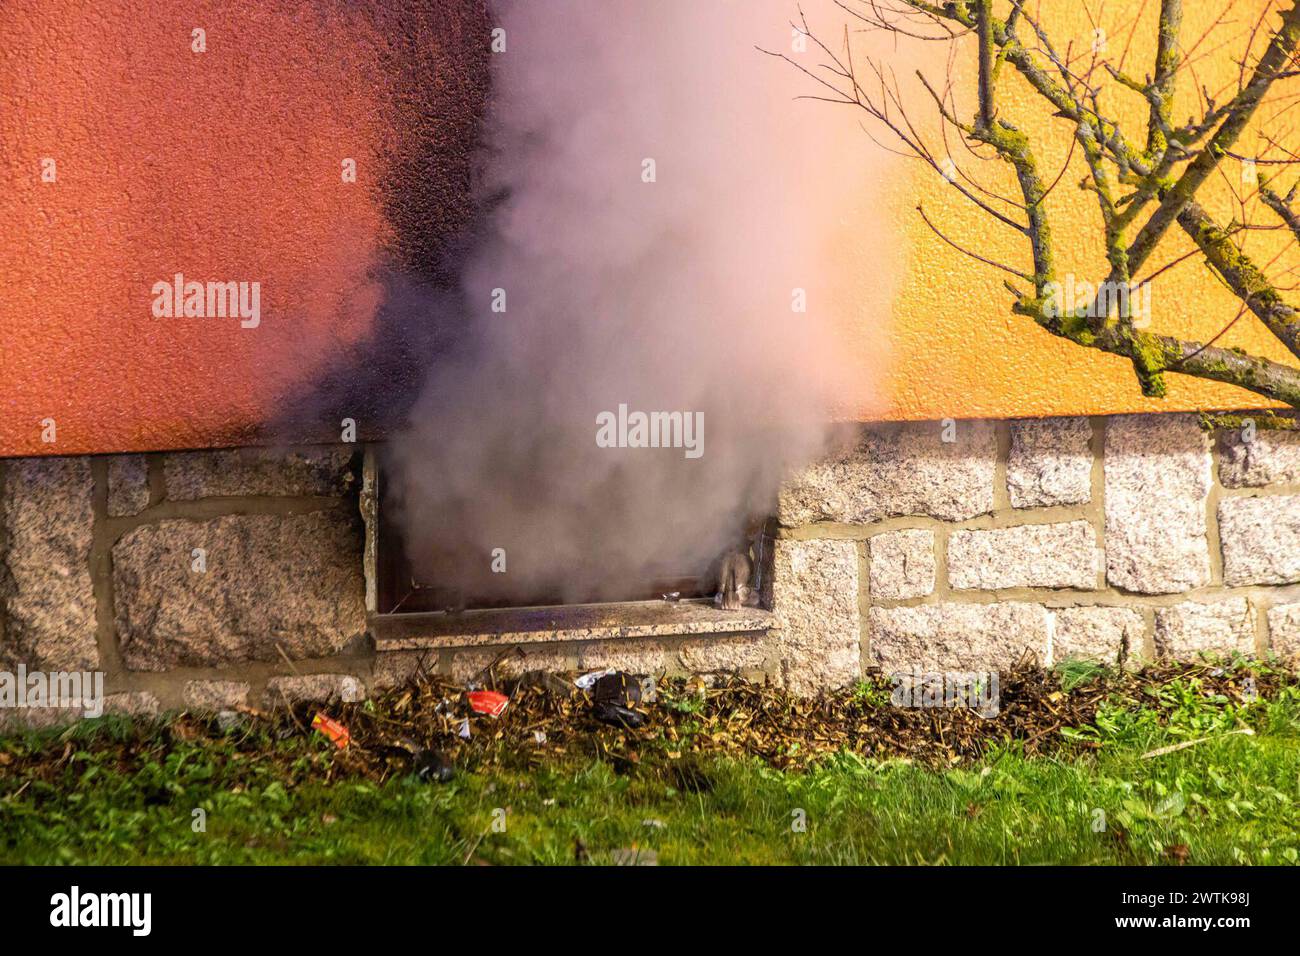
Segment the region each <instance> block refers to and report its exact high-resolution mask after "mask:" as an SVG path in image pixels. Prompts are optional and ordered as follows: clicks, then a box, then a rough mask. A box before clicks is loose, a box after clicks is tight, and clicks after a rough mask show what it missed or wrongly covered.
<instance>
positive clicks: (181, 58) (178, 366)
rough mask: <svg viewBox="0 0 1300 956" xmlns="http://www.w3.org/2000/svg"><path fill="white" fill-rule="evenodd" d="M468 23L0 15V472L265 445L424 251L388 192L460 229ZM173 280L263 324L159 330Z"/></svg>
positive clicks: (298, 13)
mask: <svg viewBox="0 0 1300 956" xmlns="http://www.w3.org/2000/svg"><path fill="white" fill-rule="evenodd" d="M385 6H387V7H395V8H397V9H398V11H399V12H385V11H384V8H385ZM484 24H485V13H484V12H483V9H482V5H481V3H479V2H478V0H436V2H415V3H406V4H401V5H391V4H389V5H385V4H377V3H376V4H368V3H358V4H339V3H334V2H330V0H321V2H315V3H312V2H293V0H259V2H258V3H255V4H254V3H248V4H244V3H228V2H210V3H193V2H179V3H178V2H174V0H147V2H135V3H131V2H120V3H107V4H98V3H96V4H87V3H83V2H78V0H70V2H53V3H51V2H48V0H8V2H6V3H5V4H3V5H2V6H0V51H2V52H0V223H3V225H2V226H0V277H2V279H3V286H4V288H3V292H2V293H0V455H3V454H9V455H15V454H18V455H21V454H45V453H59V454H66V453H73V452H85V451H115V450H136V449H157V448H176V447H200V446H209V445H222V444H237V443H244V442H253V441H257V440H265V438H266V428H265V423H266V422H268V421H273V420H274V419H275V418H276V417H277V415H278V414H279V413H280V412H281V411H282V409H283V406H284V404H285V403H286V402H287V401H288V400H289V399H290V397H291V396H293V395H295V394H297V393H298V392H300V391H301V388H302V386H303V383H304V382H310V381H311V379H312V377H313V376H314V375H315V374H317V373H318V372H319V371H320V370H321V369H322V368H323V367H324V366H326V365H327V364H328V363H329V362H331V361H332V360H334V359H335V358H336V357H337V356H338V355H340V354H346V353H347V352H348V351H349V350H350V349H352V348H354V347H355V346H356V345H357V343H359V342H360V341H362V340H364V339H365V337H366V336H367V335H368V334H369V332H370V331H371V328H370V324H371V322H372V321H373V316H374V314H375V307H376V297H377V296H378V295H379V294H380V293H379V290H378V289H377V288H376V286H375V283H374V280H373V274H372V267H373V266H374V265H375V263H376V262H377V260H378V259H379V258H380V257H381V256H385V255H388V256H391V255H399V256H400V255H401V254H402V253H403V252H404V244H405V247H411V246H412V245H416V246H418V245H419V244H420V243H421V242H422V241H426V242H427V241H429V236H428V235H427V234H426V235H424V236H423V237H419V238H416V239H414V240H413V239H412V237H411V236H410V234H409V233H408V234H404V233H403V232H402V226H403V223H402V219H403V216H404V212H403V210H402V209H401V208H400V205H401V202H402V200H401V199H400V195H401V193H400V191H399V190H394V189H392V188H391V187H392V184H393V181H394V180H395V179H397V178H400V176H401V175H403V168H404V167H415V168H419V170H420V172H421V176H422V181H423V182H424V183H425V192H424V196H426V197H428V196H432V197H435V199H436V200H438V201H439V202H441V203H442V206H441V208H439V209H436V210H434V213H435V215H429V216H422V217H421V218H427V219H429V220H431V221H433V222H435V223H436V224H437V225H436V227H435V229H434V231H435V232H436V231H437V230H438V229H441V230H443V231H444V232H446V233H450V232H452V231H454V227H455V225H456V223H457V221H458V220H461V219H463V218H464V215H465V209H464V208H460V205H459V204H460V203H461V200H459V199H458V198H452V199H446V198H445V197H447V196H451V197H461V196H465V194H466V193H467V169H468V160H467V156H466V144H467V143H468V142H469V139H470V135H471V134H472V131H473V128H474V115H473V114H474V113H475V112H476V111H477V110H478V109H479V106H480V104H479V102H478V100H481V98H482V96H483V94H484V92H485V87H486V83H485V69H484V68H483V67H482V65H481V64H482V60H483V59H485V53H486V51H485V49H484V45H483V37H484V36H485V35H486V28H485V26H484ZM196 28H199V29H202V30H203V31H204V34H205V36H204V41H205V44H206V51H205V52H201V53H200V52H195V49H194V46H195V39H194V32H193V31H194V30H195V29H196ZM419 77H424V78H425V82H424V84H423V86H419V85H418V79H419ZM430 77H437V80H436V82H431V81H429V80H428V78H430ZM412 89H419V90H421V92H420V93H419V94H418V95H416V96H412V95H410V93H411V90H412ZM47 159H48V160H53V162H54V167H53V170H54V177H55V178H54V180H53V181H47V178H46V177H45V176H43V173H46V171H47V170H48V168H49V167H48V164H47V163H46V160H47ZM345 159H353V160H355V162H356V171H357V176H356V182H354V183H350V182H344V177H343V161H344V160H345ZM412 202H413V204H414V205H416V206H417V207H418V205H419V201H418V200H412ZM419 213H421V210H419V209H418V208H416V209H415V210H414V211H413V215H414V214H419ZM437 238H438V237H437V236H436V235H435V236H434V237H433V241H436V240H437ZM176 273H182V274H183V275H184V276H185V277H186V278H187V279H193V280H199V281H204V282H206V281H209V280H220V281H236V282H238V281H248V282H251V281H259V282H260V290H261V301H260V313H261V322H260V325H258V327H256V328H241V324H240V321H239V320H237V319H229V318H227V319H212V318H202V319H200V318H188V319H184V318H180V319H169V320H159V319H156V318H155V317H154V315H153V311H152V305H153V302H154V294H153V291H152V289H153V286H154V283H155V282H157V281H159V280H166V281H171V279H172V277H173V276H174V275H175V274H176ZM48 420H52V421H53V422H54V428H55V431H54V437H55V438H56V439H57V440H56V441H55V442H54V443H53V444H50V443H46V442H43V441H42V435H43V434H45V435H46V436H47V437H48V434H49V430H48V427H47V425H45V424H43V423H46V422H48Z"/></svg>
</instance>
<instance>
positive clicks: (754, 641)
mask: <svg viewBox="0 0 1300 956" xmlns="http://www.w3.org/2000/svg"><path fill="white" fill-rule="evenodd" d="M945 426H946V427H945ZM364 461H365V456H364V452H363V450H362V449H361V448H360V447H359V446H356V445H351V446H331V447H316V448H295V449H292V450H286V451H275V450H269V449H261V450H234V451H212V452H209V451H199V452H166V453H158V454H148V455H120V456H87V457H49V458H27V459H8V460H3V461H0V668H3V669H8V670H12V669H14V668H16V667H17V665H18V664H19V663H22V664H24V665H25V666H26V667H27V668H28V669H29V670H38V669H39V670H44V671H70V670H98V671H102V672H103V673H104V675H105V692H106V694H107V696H108V706H107V707H106V710H109V711H116V712H127V713H136V714H152V713H157V712H160V711H163V710H169V709H178V708H189V709H196V710H226V709H233V708H238V707H269V706H274V705H276V704H278V703H280V702H282V701H297V700H319V701H322V702H331V701H339V700H352V699H357V698H359V697H361V696H364V695H365V694H367V693H371V692H374V691H376V690H381V689H383V688H386V687H391V686H394V685H396V684H399V683H401V682H402V681H404V680H407V679H409V678H410V677H411V676H413V675H414V674H416V673H418V672H420V671H421V670H423V671H427V672H430V673H442V674H447V675H452V676H454V677H456V678H457V679H460V680H473V679H474V678H476V677H477V676H479V675H480V674H481V673H482V672H483V670H484V668H486V667H487V666H488V665H489V664H493V663H494V662H495V664H496V667H497V670H498V672H500V673H520V672H522V671H524V670H529V669H535V668H536V669H547V670H562V669H572V668H597V667H619V668H624V669H628V670H634V671H641V672H654V673H694V674H704V675H710V676H716V675H721V674H729V673H739V674H742V675H744V676H747V677H751V678H767V679H771V680H773V681H777V682H780V683H782V684H784V685H785V686H787V687H788V688H789V689H791V690H793V691H795V692H797V693H803V694H815V693H817V692H819V691H822V690H827V689H832V688H836V687H841V686H845V685H848V684H851V683H853V682H854V681H855V680H857V679H858V678H859V677H861V676H862V674H863V673H864V672H865V671H866V670H867V669H870V668H882V669H884V670H885V671H896V670H910V669H912V668H914V667H920V668H924V669H953V670H972V669H990V668H1005V667H1009V666H1011V665H1012V664H1014V663H1015V662H1016V661H1018V660H1020V659H1022V658H1025V657H1030V658H1033V659H1036V660H1038V661H1040V662H1042V663H1046V664H1050V663H1053V662H1057V661H1061V660H1064V659H1066V658H1070V657H1082V658H1088V659H1092V660H1097V661H1103V662H1107V663H1113V664H1127V665H1135V664H1138V663H1140V662H1142V661H1144V660H1150V659H1154V658H1158V657H1173V658H1190V657H1195V656H1197V655H1200V654H1227V653H1232V652H1239V653H1243V654H1248V655H1264V654H1270V653H1271V654H1277V655H1279V656H1292V655H1295V654H1297V653H1300V435H1298V434H1297V433H1295V432H1289V431H1275V430H1266V429H1263V428H1260V429H1259V430H1255V429H1253V428H1249V429H1241V430H1232V431H1219V432H1217V433H1212V432H1210V431H1207V430H1206V429H1205V428H1203V427H1202V425H1201V423H1200V422H1199V421H1198V419H1197V418H1196V417H1195V416H1190V415H1181V414H1172V415H1159V416H1156V415H1144V416H1136V415H1135V416H1116V417H1112V418H1109V419H1103V418H1095V419H1087V418H1073V419H1047V420H1032V421H1030V420H1025V421H1012V422H990V421H969V422H966V421H961V422H956V423H951V422H949V423H938V422H922V423H910V424H890V425H878V426H864V427H862V429H861V430H860V433H859V435H858V437H857V440H856V441H855V442H853V443H852V444H851V445H849V446H847V447H843V448H841V449H839V450H838V451H836V452H835V453H834V454H831V455H829V456H827V457H826V459H824V460H823V461H820V462H818V463H816V464H814V465H812V466H811V467H809V468H807V469H806V470H804V471H803V472H802V473H801V474H799V475H796V476H794V477H793V478H791V479H790V480H789V481H788V482H787V484H786V485H785V487H784V488H783V489H782V492H781V495H780V499H779V502H778V503H777V505H776V508H775V511H776V514H777V517H778V520H779V523H780V531H779V534H778V537H777V543H776V549H775V554H774V556H773V562H772V564H773V567H772V577H771V580H770V582H769V585H770V587H768V588H766V589H765V590H766V593H765V603H766V605H767V607H766V608H765V609H763V610H756V611H753V612H752V613H744V614H738V613H737V614H732V615H731V616H730V617H728V616H726V614H725V612H720V611H715V610H714V609H712V608H703V607H698V606H691V607H685V606H683V607H682V608H681V609H680V610H673V609H672V608H671V606H665V607H654V608H649V607H646V606H644V605H627V606H619V607H617V608H614V609H613V610H612V611H610V612H609V613H607V614H605V615H604V619H603V620H602V622H601V623H600V624H599V626H592V625H591V624H590V622H589V621H588V622H584V621H578V622H577V623H572V622H570V623H569V624H556V625H555V627H553V628H551V629H542V630H539V629H537V627H536V625H535V624H534V625H530V627H531V629H529V627H524V626H523V625H522V624H518V623H517V622H512V621H511V620H510V617H509V612H504V615H503V612H493V613H494V614H495V615H496V617H495V618H494V619H493V621H494V622H495V623H492V622H489V624H487V625H483V626H475V627H466V628H464V629H462V631H461V632H459V633H458V632H457V628H456V627H455V626H454V623H455V622H454V621H452V622H451V623H452V625H453V626H450V627H449V626H447V621H448V619H446V618H445V616H444V619H443V625H442V626H440V628H439V629H438V630H437V633H436V634H435V635H434V636H422V634H421V631H420V628H419V626H418V622H417V623H416V624H414V625H411V626H409V627H408V626H407V625H406V624H403V628H404V630H402V631H401V632H400V634H399V635H398V636H397V637H393V636H391V635H390V636H388V637H384V636H383V634H384V633H388V632H381V629H379V628H378V627H377V624H378V623H379V617H380V616H379V615H377V614H376V613H375V606H374V582H373V580H371V578H373V574H367V569H368V568H373V567H374V560H373V554H372V553H371V552H372V551H373V540H371V542H370V548H367V533H366V525H367V522H369V521H371V520H372V519H373V515H374V509H375V502H374V500H373V498H368V497H367V495H366V493H365V491H364V489H363V472H364V471H365V467H364ZM363 515H364V516H365V517H364V518H363ZM368 595H369V598H368ZM620 615H622V616H621V617H620ZM713 615H717V616H716V617H714V616H713ZM480 624H481V622H480ZM377 635H380V636H379V637H377ZM9 716H10V717H12V716H13V715H9ZM55 716H57V715H55ZM30 717H31V720H30V721H29V722H47V723H48V722H50V721H51V720H52V719H54V718H52V717H51V715H49V714H46V713H44V712H42V713H41V714H39V715H38V714H35V713H33V714H31V715H30Z"/></svg>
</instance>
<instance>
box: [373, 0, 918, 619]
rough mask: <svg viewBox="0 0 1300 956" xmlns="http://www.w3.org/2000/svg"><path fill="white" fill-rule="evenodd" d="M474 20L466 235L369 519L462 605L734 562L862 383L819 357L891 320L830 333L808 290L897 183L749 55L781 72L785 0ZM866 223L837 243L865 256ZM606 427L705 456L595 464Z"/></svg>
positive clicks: (611, 4)
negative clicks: (425, 368)
mask: <svg viewBox="0 0 1300 956" xmlns="http://www.w3.org/2000/svg"><path fill="white" fill-rule="evenodd" d="M495 12H496V23H497V24H498V25H499V26H501V27H502V28H504V30H505V31H506V32H505V42H506V49H505V51H504V52H500V53H497V54H495V55H494V56H493V69H494V73H493V90H492V100H491V102H492V106H491V116H490V119H489V124H490V126H489V129H488V134H487V137H488V143H489V148H488V153H487V155H486V156H485V157H484V161H483V170H482V189H483V197H484V201H485V202H487V203H489V204H490V213H489V215H488V228H487V230H486V234H485V236H484V237H483V238H482V240H481V241H480V242H479V243H478V245H477V246H476V247H475V249H474V250H473V251H472V253H471V255H470V257H469V262H468V265H467V266H466V268H465V271H464V273H463V276H462V286H463V289H462V291H463V301H464V303H465V305H466V309H467V312H468V314H467V315H466V316H465V317H464V319H463V325H461V326H459V327H458V331H457V333H456V338H457V341H456V342H454V343H446V342H444V343H442V348H443V349H445V351H444V352H443V353H442V354H441V355H440V358H439V360H438V362H437V363H436V368H434V370H433V371H432V373H431V375H430V378H429V381H428V382H427V384H426V386H425V388H424V390H423V393H422V394H421V396H420V398H419V400H418V401H417V403H416V405H415V408H414V409H413V411H412V413H411V425H410V427H409V429H408V431H407V432H406V433H405V434H403V435H401V436H400V437H399V438H398V439H397V440H396V441H394V442H392V443H391V444H392V447H391V449H390V461H389V462H388V474H389V475H390V479H389V482H390V483H389V487H388V494H389V495H390V498H389V500H388V502H387V505H386V506H387V507H390V508H395V510H396V513H397V514H398V516H399V520H400V522H401V524H402V527H403V532H404V534H405V536H406V539H407V547H408V552H409V557H410V559H411V561H412V563H413V565H414V568H415V571H416V573H417V575H418V576H419V577H420V578H421V579H423V580H428V581H433V582H437V583H439V584H442V585H450V586H456V587H461V588H463V589H465V590H467V591H468V592H469V593H470V594H471V595H473V596H474V597H476V598H479V599H496V600H500V599H510V600H513V601H531V600H536V599H542V598H546V599H552V600H564V601H566V602H577V601H585V600H593V599H609V598H621V597H628V596H630V595H633V594H637V593H640V592H645V591H650V590H651V589H653V588H654V587H655V584H656V582H658V581H659V580H661V579H662V577H663V575H665V574H669V573H673V574H681V573H689V574H703V573H705V571H706V569H707V568H708V566H709V564H710V562H711V561H712V560H713V559H714V558H715V557H716V556H717V555H718V554H719V553H720V552H721V551H723V550H724V549H725V548H727V547H730V546H733V545H735V544H737V543H738V542H740V541H741V540H742V539H743V536H744V534H745V528H746V522H747V519H748V518H749V517H750V516H752V515H755V514H761V515H765V514H770V513H772V509H773V506H774V502H775V494H776V490H777V488H778V485H779V482H780V479H781V477H782V475H783V473H784V472H785V470H786V469H788V468H789V467H791V466H793V465H797V464H799V463H801V462H804V461H807V460H808V459H810V458H811V457H813V456H815V455H816V454H817V453H818V452H819V451H821V450H822V448H823V445H824V442H825V441H826V438H827V433H828V428H827V422H828V421H829V420H830V418H831V414H830V409H831V407H832V406H833V405H834V404H835V400H836V397H837V395H838V394H840V390H841V389H842V388H843V387H844V384H845V383H846V382H847V381H849V380H850V379H852V380H853V381H854V382H855V383H856V384H855V386H854V387H855V390H856V391H857V392H858V393H860V392H861V391H862V388H861V382H862V380H863V378H864V377H866V376H870V375H872V374H876V372H874V371H873V370H872V369H870V368H864V367H861V365H860V363H858V362H857V361H856V360H855V361H854V362H853V363H849V362H847V361H846V360H845V359H844V358H843V356H844V355H845V354H846V353H845V352H844V351H843V349H841V348H840V347H839V344H838V340H837V336H838V335H839V334H840V332H841V331H842V327H843V326H845V325H846V324H853V323H861V322H863V321H875V322H878V323H884V322H885V321H886V320H887V311H886V309H887V305H885V306H881V307H880V308H879V310H878V312H877V313H876V314H873V315H871V316H867V317H863V316H861V315H856V316H845V315H843V314H836V309H835V307H833V304H832V299H833V298H834V296H833V295H832V294H831V289H832V287H833V286H834V285H835V284H836V282H839V283H841V284H842V282H843V277H842V276H841V277H839V278H838V279H836V278H834V277H832V276H830V275H828V273H829V272H830V271H831V270H832V269H833V266H834V263H835V262H836V260H837V257H836V256H835V254H834V248H833V247H834V243H835V236H836V235H837V234H838V235H842V234H843V223H842V222H841V220H842V217H844V216H846V215H850V214H852V215H858V212H857V211H858V210H860V209H862V208H863V206H864V205H866V206H867V207H870V206H871V205H873V203H875V202H876V201H877V200H878V199H879V196H878V195H877V194H878V193H879V192H880V191H881V189H882V186H881V181H883V180H884V179H885V178H887V177H888V176H889V175H890V171H891V170H893V169H894V168H895V161H893V160H891V159H890V158H889V157H888V156H887V155H886V154H885V153H883V152H882V151H879V150H876V149H875V148H874V147H873V146H872V145H871V144H870V141H869V140H868V139H867V138H866V137H865V136H864V135H863V134H862V132H861V130H860V129H859V128H858V126H857V124H856V121H855V117H852V116H850V115H848V113H847V111H839V112H837V111H836V110H834V109H831V108H829V107H823V108H818V106H817V104H809V103H802V102H796V101H795V100H794V96H796V95H797V94H799V93H808V92H810V90H809V88H808V81H807V78H806V77H801V76H800V75H799V74H798V73H797V72H796V71H795V70H793V69H792V68H791V67H790V66H789V65H788V64H784V63H781V62H780V61H778V60H776V59H774V58H772V57H768V56H764V55H763V54H762V53H760V52H759V51H758V50H757V49H756V45H763V46H766V47H769V48H775V49H780V50H784V51H788V50H790V45H791V40H792V37H791V28H790V19H791V16H792V15H793V14H795V13H796V11H795V9H794V6H793V4H792V3H791V2H786V0H745V2H740V0H732V2H725V0H710V2H699V0H656V2H654V3H645V2H642V0H602V2H594V0H542V2H538V0H527V2H514V3H505V4H500V5H498V6H497V7H496V11H495ZM807 56H808V57H809V65H810V67H811V66H812V65H813V64H814V63H815V51H811V52H809V53H808V54H807ZM647 161H652V163H653V175H652V176H651V175H650V172H649V170H650V168H651V167H650V164H649V163H648V162H647ZM647 179H650V180H652V181H646V180H647ZM873 191H875V192H874V193H873ZM864 195H866V196H868V197H873V196H874V197H875V198H874V199H873V198H869V199H868V201H867V202H866V203H865V204H864V202H863V196H864ZM848 197H852V198H848ZM849 210H854V212H852V213H850V212H849ZM877 218H878V219H879V220H881V221H879V222H875V223H873V222H871V221H862V222H861V223H859V224H856V225H855V228H859V229H861V230H863V232H864V234H865V235H867V236H868V239H867V241H868V242H876V243H880V244H881V245H882V246H886V245H888V237H887V235H886V234H885V233H884V232H883V225H884V223H883V220H884V218H885V217H884V214H883V213H878V214H877ZM872 230H876V231H877V232H876V234H875V235H871V231H872ZM839 261H840V263H841V266H842V257H839ZM892 262H893V257H892V256H891V255H890V254H888V253H886V252H884V251H883V250H882V254H881V256H880V257H879V259H878V260H877V261H876V263H875V265H874V266H873V265H872V263H871V262H870V261H867V262H863V263H862V265H864V266H867V267H869V268H870V271H869V272H864V274H862V275H860V276H858V277H855V278H854V281H855V282H857V283H860V284H861V286H862V287H863V288H864V289H870V290H872V291H871V294H870V295H868V299H869V301H871V302H873V303H877V304H879V303H887V302H888V289H889V286H890V277H889V273H890V271H891V267H892ZM497 290H503V292H504V311H493V304H494V302H495V303H497V304H498V306H499V305H500V303H501V297H502V291H497ZM800 290H802V291H800ZM804 297H806V302H807V307H806V311H800V310H799V305H800V299H801V298H804ZM841 311H843V310H841ZM442 324H444V323H441V322H440V323H439V327H441V325H442ZM850 364H852V366H853V367H847V366H849V365H850ZM620 405H625V406H627V408H628V409H629V410H630V411H641V412H647V413H649V412H656V411H658V412H673V411H676V412H681V413H684V414H686V415H694V414H696V413H701V414H702V421H703V435H702V446H701V447H702V452H703V453H702V455H700V456H699V457H691V456H688V455H687V454H686V451H687V450H686V449H683V448H680V447H678V448H608V447H600V445H598V443H597V440H596V437H597V424H598V420H599V418H600V416H601V415H602V413H614V414H617V413H618V410H619V406H620ZM495 549H502V552H503V554H504V566H505V572H504V573H497V572H496V571H494V570H493V560H494V553H495V554H496V556H497V561H496V565H497V569H498V571H499V569H500V567H501V563H502V562H501V555H502V552H496V551H495Z"/></svg>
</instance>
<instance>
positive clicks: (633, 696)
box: [591, 671, 644, 707]
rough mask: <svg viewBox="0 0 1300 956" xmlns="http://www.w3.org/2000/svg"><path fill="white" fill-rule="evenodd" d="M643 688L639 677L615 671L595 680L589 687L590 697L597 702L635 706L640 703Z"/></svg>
mask: <svg viewBox="0 0 1300 956" xmlns="http://www.w3.org/2000/svg"><path fill="white" fill-rule="evenodd" d="M643 690H644V688H643V686H642V684H641V679H640V678H638V677H633V676H632V675H631V674H624V673H623V672H622V671H615V672H614V673H613V674H606V675H605V676H604V677H600V678H598V679H597V680H596V683H595V686H593V687H592V688H591V699H592V700H593V701H594V702H596V703H597V704H601V703H612V704H618V705H619V706H621V707H635V706H636V705H637V704H639V703H641V697H642V692H643Z"/></svg>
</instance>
